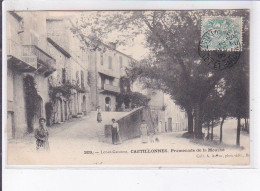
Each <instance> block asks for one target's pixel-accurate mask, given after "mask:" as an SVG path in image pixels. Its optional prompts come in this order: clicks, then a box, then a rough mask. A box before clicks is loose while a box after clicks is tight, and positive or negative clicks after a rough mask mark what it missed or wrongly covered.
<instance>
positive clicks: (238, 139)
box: [236, 117, 241, 146]
mask: <svg viewBox="0 0 260 191" xmlns="http://www.w3.org/2000/svg"><path fill="white" fill-rule="evenodd" d="M240 130H241V124H240V117H237V140H236V144H237V146H240Z"/></svg>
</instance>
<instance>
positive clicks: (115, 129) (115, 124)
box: [112, 119, 119, 145]
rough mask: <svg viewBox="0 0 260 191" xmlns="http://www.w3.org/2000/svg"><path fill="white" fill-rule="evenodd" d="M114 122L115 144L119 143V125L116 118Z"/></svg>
mask: <svg viewBox="0 0 260 191" xmlns="http://www.w3.org/2000/svg"><path fill="white" fill-rule="evenodd" d="M112 122H113V124H112V143H113V144H114V145H115V144H118V143H119V126H118V123H117V122H116V120H115V119H112Z"/></svg>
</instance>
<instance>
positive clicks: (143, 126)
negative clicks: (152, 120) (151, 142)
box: [140, 119, 148, 143]
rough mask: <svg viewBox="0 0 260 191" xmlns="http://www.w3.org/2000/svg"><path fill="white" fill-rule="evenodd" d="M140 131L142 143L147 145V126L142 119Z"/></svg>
mask: <svg viewBox="0 0 260 191" xmlns="http://www.w3.org/2000/svg"><path fill="white" fill-rule="evenodd" d="M140 130H141V139H142V143H147V142H148V126H147V124H146V123H145V120H144V119H143V120H142V124H141V127H140Z"/></svg>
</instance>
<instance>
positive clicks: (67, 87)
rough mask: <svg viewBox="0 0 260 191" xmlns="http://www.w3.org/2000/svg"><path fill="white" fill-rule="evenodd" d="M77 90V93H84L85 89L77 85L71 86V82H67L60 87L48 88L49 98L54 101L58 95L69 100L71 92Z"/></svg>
mask: <svg viewBox="0 0 260 191" xmlns="http://www.w3.org/2000/svg"><path fill="white" fill-rule="evenodd" d="M73 89H74V90H77V91H78V92H81V93H85V92H86V89H85V88H81V87H80V86H79V85H77V84H76V85H75V84H72V83H71V82H69V81H67V82H65V83H64V84H62V85H59V86H50V88H49V96H50V97H51V99H52V100H55V99H56V98H57V96H58V94H60V93H61V94H62V96H64V97H66V98H68V99H69V98H70V96H71V95H72V90H73Z"/></svg>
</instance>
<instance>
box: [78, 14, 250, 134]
mask: <svg viewBox="0 0 260 191" xmlns="http://www.w3.org/2000/svg"><path fill="white" fill-rule="evenodd" d="M219 15H221V16H241V17H243V21H244V22H243V29H242V30H243V44H242V47H243V52H242V54H241V58H240V60H239V63H237V64H236V65H240V66H241V62H243V64H245V65H246V64H247V63H248V58H247V57H246V55H247V54H248V41H249V40H248V36H249V30H248V28H249V23H248V22H247V21H248V20H249V19H248V17H249V13H248V12H247V11H245V10H194V11H117V12H109V13H108V12H99V11H97V12H96V14H93V15H85V16H82V17H81V18H80V20H79V21H78V23H77V27H76V30H79V31H81V32H82V33H83V34H85V35H86V36H88V35H87V34H91V36H95V38H96V39H105V38H106V37H108V36H109V35H110V34H111V35H113V34H115V33H117V34H119V35H118V41H119V42H118V43H119V44H128V43H131V41H133V40H134V38H136V36H137V35H144V36H145V41H146V44H145V46H146V48H147V49H148V50H149V54H148V56H147V57H146V58H144V59H143V60H141V61H139V62H133V63H131V66H130V67H129V68H128V71H127V73H128V75H129V78H130V79H131V80H135V79H137V78H138V79H139V80H140V81H141V82H142V83H143V84H144V85H145V87H147V88H154V89H159V90H162V91H163V92H165V93H167V94H169V95H171V98H172V99H173V100H175V102H176V103H177V104H178V105H180V106H181V107H182V108H183V109H185V110H186V112H187V113H188V116H191V118H189V121H190V122H192V121H193V116H195V133H198V134H200V133H201V128H202V123H203V120H205V119H206V118H208V117H212V116H211V115H212V114H213V115H214V112H215V115H216V116H213V117H214V118H218V117H219V113H221V112H218V111H214V112H213V111H212V109H213V108H216V104H218V103H219V102H220V100H221V99H220V100H219V98H217V100H215V98H216V97H214V94H215V93H216V92H214V91H215V87H216V85H217V84H218V83H219V82H220V80H221V79H225V81H227V84H226V86H225V87H223V88H224V89H226V90H229V89H230V87H231V86H232V88H236V87H237V86H236V85H238V86H240V85H241V84H243V83H244V84H248V80H247V79H246V80H242V79H241V78H240V80H238V78H237V77H235V76H236V73H237V71H240V70H241V71H244V70H243V69H242V68H243V67H242V66H241V67H240V66H239V67H240V69H239V70H235V69H234V68H236V65H235V66H234V67H232V68H230V69H226V70H223V71H218V70H213V69H211V68H209V67H208V66H206V65H205V64H204V63H202V61H201V59H200V57H199V54H198V46H199V41H200V37H201V34H200V32H201V28H200V27H201V18H202V16H219ZM237 68H238V67H237ZM241 75H242V76H244V77H245V78H248V76H246V75H245V73H243V74H241ZM230 76H233V77H232V79H229V77H230ZM234 79H237V82H239V83H237V84H236V85H232V84H234ZM229 84H230V85H229ZM240 87H241V86H240ZM243 87H245V86H243ZM238 89H239V88H237V89H236V90H234V91H232V92H235V93H233V94H232V93H230V94H227V95H229V96H231V95H233V97H232V98H229V100H231V102H232V103H231V104H230V107H231V106H232V105H235V108H236V109H231V110H233V111H236V115H237V114H238V113H242V110H244V109H243V108H242V106H243V105H247V104H243V103H245V102H243V100H248V99H247V93H246V92H247V90H245V93H244V89H243V91H242V90H241V89H240V90H238ZM239 92H241V93H243V94H241V96H239V95H240V93H239ZM210 96H213V97H214V99H213V98H212V99H211V97H210ZM234 96H237V99H236V100H237V101H235V102H233V100H234ZM239 97H240V98H239ZM242 97H243V99H242ZM223 99H228V98H227V97H225V98H223ZM223 99H222V101H223ZM209 103H210V105H211V107H207V106H209V105H207V104H209ZM233 108H234V107H233ZM216 109H219V108H216ZM221 110H222V111H223V107H221ZM245 110H247V109H245ZM205 111H212V112H211V113H207V114H205ZM224 113H225V112H224ZM207 115H209V116H207ZM233 115H235V114H233ZM245 115H246V114H245ZM203 118H204V119H203ZM189 124H191V125H192V123H189ZM192 129H193V127H192V126H191V128H189V130H191V131H192Z"/></svg>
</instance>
